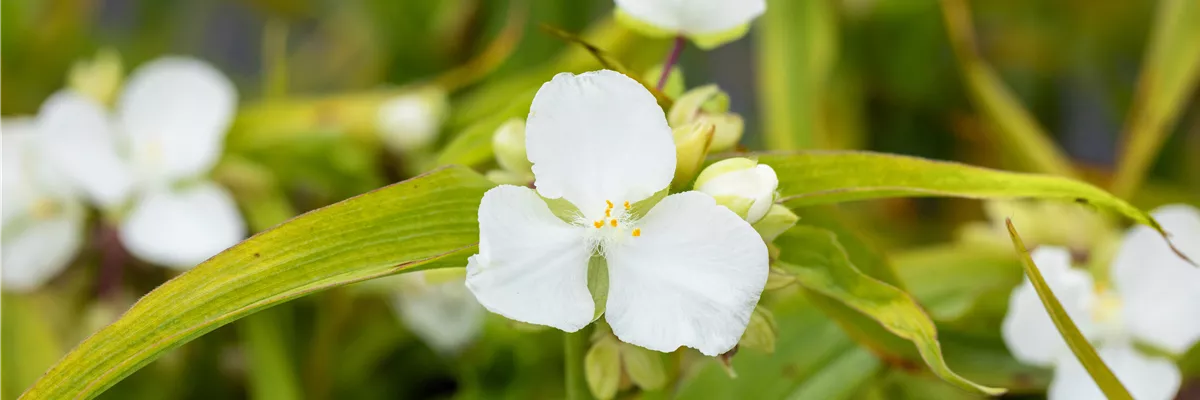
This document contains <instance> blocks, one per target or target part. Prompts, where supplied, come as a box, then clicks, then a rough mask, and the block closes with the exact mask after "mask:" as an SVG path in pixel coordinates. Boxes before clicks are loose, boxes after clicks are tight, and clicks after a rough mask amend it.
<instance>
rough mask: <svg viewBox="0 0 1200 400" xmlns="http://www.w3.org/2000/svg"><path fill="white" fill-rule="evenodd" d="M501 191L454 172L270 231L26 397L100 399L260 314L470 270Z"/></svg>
mask: <svg viewBox="0 0 1200 400" xmlns="http://www.w3.org/2000/svg"><path fill="white" fill-rule="evenodd" d="M491 186H492V184H491V183H490V182H489V181H487V180H486V179H484V178H483V177H481V176H479V175H478V174H476V173H475V172H473V171H471V170H469V169H466V168H462V167H448V168H443V169H439V170H436V171H434V172H430V173H428V174H425V175H422V176H420V177H416V178H413V179H410V180H407V181H404V182H401V183H397V184H395V185H392V186H388V187H385V188H382V189H379V190H376V191H373V192H370V193H367V194H364V195H361V196H358V197H355V198H352V199H349V200H346V201H343V202H340V203H337V204H334V205H331V206H328V207H325V208H322V209H319V210H316V211H313V212H310V213H307V214H304V215H302V216H299V217H296V218H295V219H292V220H291V221H288V222H286V223H284V224H281V225H279V226H277V227H275V228H273V229H271V230H268V231H265V232H263V233H260V234H258V235H255V236H254V237H252V238H250V239H247V240H246V241H244V242H242V243H240V244H238V245H237V246H234V247H232V248H230V249H228V250H226V251H224V252H222V253H220V254H218V255H216V256H214V257H213V258H211V259H209V260H208V261H205V262H204V263H202V264H200V265H198V266H196V268H194V269H192V270H191V271H188V272H187V273H184V274H183V275H180V276H179V277H177V278H175V279H172V280H170V281H168V282H167V283H165V284H163V285H162V286H160V287H159V288H157V289H155V290H154V291H152V292H150V293H149V294H147V295H146V296H145V297H142V299H141V300H139V301H138V302H137V304H135V305H134V306H133V308H131V309H129V311H127V312H126V313H125V315H123V316H122V317H121V318H120V319H119V320H117V321H116V322H114V323H113V324H112V325H109V326H107V327H105V328H104V329H101V330H100V331H99V332H97V333H96V334H94V335H92V336H91V337H89V338H88V339H87V340H84V341H83V342H82V343H80V344H79V346H78V347H76V348H75V349H74V350H72V351H71V352H70V353H68V354H67V355H66V356H65V357H63V359H62V360H60V361H59V362H58V364H57V365H55V366H54V367H52V368H51V369H50V370H49V371H48V372H47V373H46V375H45V376H43V377H42V378H41V379H40V380H38V381H37V383H35V384H34V386H33V387H32V388H30V389H29V391H27V392H26V393H25V394H24V396H23V397H22V398H25V399H64V398H91V397H94V396H96V395H97V394H99V393H100V392H103V391H104V390H105V389H107V388H109V387H110V386H112V385H113V384H115V383H116V382H117V381H119V380H121V378H124V377H125V376H128V375H129V374H131V373H133V372H134V371H136V370H137V369H138V368H141V367H142V366H144V365H146V364H147V363H149V362H150V361H152V360H154V359H156V358H158V357H159V356H160V355H162V354H163V353H164V352H166V351H167V350H170V349H172V348H175V347H177V346H179V345H182V344H183V343H186V342H188V341H189V340H192V339H194V338H196V337H198V336H200V335H203V334H204V333H206V332H209V331H211V330H213V329H216V328H217V327H220V326H222V325H225V324H228V323H230V322H232V321H234V320H236V319H238V318H241V317H245V316H246V315H249V314H251V313H253V312H255V311H258V310H261V309H263V308H267V307H270V306H272V305H275V304H279V303H282V302H285V301H288V300H292V299H295V298H298V297H301V296H304V295H307V294H310V293H313V292H316V291H320V290H324V289H328V288H331V287H335V286H340V285H345V284H349V283H354V282H359V281H363V280H367V279H371V278H376V277H380V276H384V275H389V274H394V273H397V272H401V271H405V270H415V269H428V268H437V267H446V266H462V265H466V257H467V256H468V255H470V254H471V253H473V252H474V251H475V250H474V248H475V243H476V241H477V240H478V238H479V232H478V222H477V216H476V212H477V211H476V210H477V209H478V208H479V201H480V199H481V198H482V197H483V192H484V191H486V190H487V189H488V188H490V187H491Z"/></svg>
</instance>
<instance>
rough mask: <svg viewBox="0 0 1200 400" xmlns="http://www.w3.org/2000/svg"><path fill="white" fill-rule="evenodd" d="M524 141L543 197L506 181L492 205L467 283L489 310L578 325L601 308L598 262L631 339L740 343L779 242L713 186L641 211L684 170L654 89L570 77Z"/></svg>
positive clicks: (546, 92) (550, 87)
mask: <svg viewBox="0 0 1200 400" xmlns="http://www.w3.org/2000/svg"><path fill="white" fill-rule="evenodd" d="M525 133H526V148H527V152H528V155H529V161H531V162H532V163H533V173H534V177H535V186H536V187H537V191H536V192H535V191H533V190H531V189H528V188H524V187H517V186H508V185H502V186H499V187H496V188H494V189H492V190H489V191H488V192H487V193H486V194H485V195H484V197H483V201H482V203H481V204H480V207H479V231H480V238H479V254H477V255H474V256H472V257H471V258H470V262H469V263H468V265H467V287H468V288H469V289H471V291H472V292H473V293H474V294H475V297H476V298H477V299H478V300H479V302H480V303H481V304H483V306H484V307H487V309H488V310H491V311H492V312H495V313H498V314H501V315H503V316H505V317H508V318H510V319H514V320H517V321H522V322H528V323H532V324H538V325H547V326H552V327H555V328H558V329H561V330H564V331H568V332H574V331H577V330H579V329H580V328H583V327H584V326H587V325H588V324H589V323H591V322H592V321H593V320H594V319H595V317H596V314H597V313H596V311H597V310H596V306H597V305H596V303H595V301H594V300H593V298H592V295H591V293H590V292H589V289H588V269H589V261H590V260H591V259H592V258H593V256H599V257H603V258H604V259H605V260H606V261H607V271H608V294H607V300H606V301H607V303H606V306H605V315H606V318H607V320H608V323H609V325H610V326H611V327H612V330H613V333H614V334H615V335H616V336H617V337H618V338H620V339H621V340H622V341H625V342H627V343H631V344H635V345H638V346H642V347H645V348H648V349H652V350H658V351H664V352H665V351H673V350H675V349H677V348H679V347H680V346H688V347H693V348H696V349H699V350H700V352H702V353H704V354H707V355H710V356H715V355H718V354H721V353H723V352H725V351H728V350H729V349H731V348H732V347H733V346H734V345H735V344H737V342H738V339H740V338H741V336H742V333H743V332H744V331H745V329H746V324H747V323H748V322H749V320H750V314H751V313H752V312H753V310H754V306H755V304H757V303H758V298H759V295H761V294H762V290H763V286H764V285H765V284H766V279H767V272H768V265H767V248H766V245H765V244H764V243H763V240H762V238H760V237H759V235H758V233H757V232H755V231H754V229H753V228H751V227H750V224H748V223H746V222H745V221H744V220H742V219H741V218H740V217H738V216H737V215H736V214H734V213H733V212H731V211H729V210H728V209H726V208H725V207H721V206H719V205H717V204H716V202H715V201H714V200H713V198H712V197H711V196H709V195H707V194H704V193H701V192H694V191H693V192H686V193H680V194H674V195H670V196H667V197H665V198H663V199H662V200H661V201H659V202H658V203H657V204H655V205H654V206H653V207H652V208H651V209H650V210H649V211H647V212H646V213H645V215H644V216H642V215H638V213H637V211H638V210H635V208H634V205H635V204H636V203H637V202H638V201H641V200H644V199H647V198H650V197H651V196H653V195H655V194H656V193H658V192H660V191H663V190H665V189H666V188H667V186H668V185H669V184H670V183H671V179H672V177H673V176H674V173H675V146H674V143H672V136H671V128H670V127H668V126H667V121H666V117H665V116H664V115H663V112H662V109H661V108H659V106H658V104H657V103H656V102H655V99H654V96H652V95H651V94H650V92H649V91H647V90H646V89H645V88H644V87H642V85H641V84H639V83H637V82H636V81H634V80H633V79H631V78H629V77H626V76H624V75H621V74H619V73H617V72H613V71H608V70H604V71H596V72H589V73H585V74H581V75H572V74H569V73H563V74H559V75H557V76H555V77H554V79H553V80H551V81H550V82H548V83H546V84H545V85H542V88H541V89H540V90H539V91H538V93H537V95H536V96H535V97H534V100H533V104H532V106H531V107H530V111H529V118H528V120H527V122H526V131H525ZM539 195H540V196H541V197H539ZM542 197H545V198H548V199H564V200H566V201H567V202H569V203H570V204H572V205H574V206H575V207H576V210H575V211H576V212H575V215H574V219H573V220H572V221H570V222H566V221H565V220H563V219H560V218H559V217H557V216H555V214H554V213H552V212H551V210H550V208H549V207H548V206H547V204H546V202H545V201H543V198H542Z"/></svg>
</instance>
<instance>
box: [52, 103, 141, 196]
mask: <svg viewBox="0 0 1200 400" xmlns="http://www.w3.org/2000/svg"><path fill="white" fill-rule="evenodd" d="M38 129H40V130H41V135H43V138H42V140H44V142H43V144H42V146H41V147H42V149H43V151H44V153H45V154H46V157H48V158H49V159H51V160H52V162H53V163H54V164H55V166H56V167H57V168H59V169H60V170H61V171H62V173H63V174H65V175H66V176H67V177H68V178H69V179H70V180H71V181H72V182H73V183H74V184H75V185H76V186H77V187H79V188H80V189H82V190H83V191H84V192H85V193H87V195H88V197H89V198H91V200H92V201H93V202H95V203H96V204H97V205H98V206H100V207H102V208H110V207H115V206H119V205H121V204H122V203H123V202H124V201H125V200H126V199H127V198H128V196H129V193H130V190H131V189H132V187H133V184H134V177H133V174H132V173H130V170H129V167H128V166H127V165H126V164H125V161H124V160H122V159H121V156H120V152H119V150H118V147H117V146H118V140H117V136H116V135H115V134H114V133H113V131H112V125H111V122H110V121H109V118H108V114H107V112H106V111H105V110H104V108H103V106H101V105H100V104H99V103H96V102H95V101H94V100H92V99H90V98H87V97H85V96H83V95H81V94H78V93H75V92H71V91H64V92H58V93H56V94H54V95H53V96H51V97H50V98H49V99H47V100H46V102H45V103H44V104H42V109H41V111H40V113H39V114H38Z"/></svg>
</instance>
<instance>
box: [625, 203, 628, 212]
mask: <svg viewBox="0 0 1200 400" xmlns="http://www.w3.org/2000/svg"><path fill="white" fill-rule="evenodd" d="M625 209H626V210H628V209H629V202H628V201H627V202H625Z"/></svg>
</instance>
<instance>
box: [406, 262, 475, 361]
mask: <svg viewBox="0 0 1200 400" xmlns="http://www.w3.org/2000/svg"><path fill="white" fill-rule="evenodd" d="M401 276H402V277H403V278H405V279H406V280H408V281H409V282H410V284H407V285H404V286H403V287H402V288H401V289H400V290H398V291H396V295H395V297H394V298H393V301H394V304H395V308H396V313H397V315H398V316H399V317H400V320H401V321H402V322H404V325H405V326H407V327H408V329H410V330H412V332H413V333H414V334H416V335H417V336H418V337H420V338H421V340H423V341H425V343H427V344H428V345H429V347H432V348H433V349H434V350H437V351H440V352H442V353H454V352H457V351H459V350H461V349H462V348H463V347H464V346H466V345H467V344H470V343H471V341H472V340H475V338H476V337H478V336H479V333H480V332H482V331H483V318H484V310H483V307H482V306H480V305H479V302H478V301H475V297H474V296H472V295H471V292H470V291H469V290H467V287H466V286H465V285H464V284H463V282H462V280H459V281H455V282H445V283H437V284H431V283H427V282H425V277H424V276H423V273H422V272H413V273H409V274H405V275H401Z"/></svg>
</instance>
